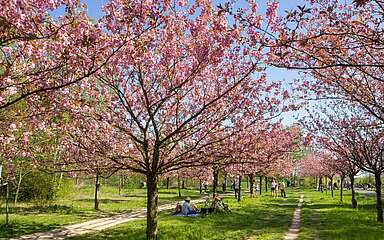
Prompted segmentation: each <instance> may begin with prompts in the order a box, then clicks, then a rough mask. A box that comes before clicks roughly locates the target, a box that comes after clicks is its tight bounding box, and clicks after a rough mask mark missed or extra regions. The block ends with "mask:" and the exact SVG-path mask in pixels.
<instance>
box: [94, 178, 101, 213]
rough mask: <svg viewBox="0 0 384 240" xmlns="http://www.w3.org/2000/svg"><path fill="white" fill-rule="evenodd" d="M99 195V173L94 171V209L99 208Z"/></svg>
mask: <svg viewBox="0 0 384 240" xmlns="http://www.w3.org/2000/svg"><path fill="white" fill-rule="evenodd" d="M99 195H100V178H99V174H98V173H96V179H95V210H99Z"/></svg>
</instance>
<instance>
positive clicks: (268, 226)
mask: <svg viewBox="0 0 384 240" xmlns="http://www.w3.org/2000/svg"><path fill="white" fill-rule="evenodd" d="M298 198H299V193H298V192H297V191H294V192H292V191H290V190H288V198H286V199H282V198H278V199H273V198H271V197H270V196H269V193H268V194H265V195H263V196H262V197H257V198H249V197H244V198H243V200H242V201H241V202H240V203H238V202H237V201H236V200H235V199H234V198H232V197H227V198H226V199H225V202H226V203H228V204H229V206H230V208H231V209H232V212H231V213H229V214H225V213H222V214H211V215H207V216H200V217H175V216H171V215H170V212H169V211H168V212H163V213H161V214H160V217H159V239H167V240H168V239H177V240H184V239H185V240H186V239H188V240H195V239H196V240H197V239H206V240H213V239H217V240H219V239H220V240H225V239H228V240H229V239H231V240H232V239H234V240H236V239H245V238H249V239H263V240H266V239H270V240H275V239H282V238H283V236H284V234H285V232H286V231H287V229H288V227H289V225H290V223H291V219H292V214H293V211H294V209H295V208H296V206H297V202H298ZM145 229H146V221H145V220H144V219H143V220H138V221H134V222H129V223H127V224H123V225H120V226H119V227H116V228H112V229H108V230H105V231H101V232H98V233H95V234H88V235H83V236H78V237H73V238H70V239H72V240H78V239H85V240H88V239H89V240H91V239H92V240H93V239H95V240H97V239H103V240H107V239H116V240H119V239H127V240H129V239H132V240H137V239H145Z"/></svg>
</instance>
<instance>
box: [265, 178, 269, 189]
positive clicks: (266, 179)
mask: <svg viewBox="0 0 384 240" xmlns="http://www.w3.org/2000/svg"><path fill="white" fill-rule="evenodd" d="M265 192H268V177H265Z"/></svg>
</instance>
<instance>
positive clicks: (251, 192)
mask: <svg viewBox="0 0 384 240" xmlns="http://www.w3.org/2000/svg"><path fill="white" fill-rule="evenodd" d="M248 179H249V183H250V184H249V194H250V195H251V197H253V195H254V193H253V188H254V185H253V183H254V182H253V174H249V175H248Z"/></svg>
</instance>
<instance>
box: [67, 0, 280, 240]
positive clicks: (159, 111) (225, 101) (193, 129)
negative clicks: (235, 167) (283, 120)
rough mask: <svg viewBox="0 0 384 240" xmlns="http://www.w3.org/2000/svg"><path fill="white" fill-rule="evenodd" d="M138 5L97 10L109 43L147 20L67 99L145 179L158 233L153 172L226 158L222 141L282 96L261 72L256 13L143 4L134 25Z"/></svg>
mask: <svg viewBox="0 0 384 240" xmlns="http://www.w3.org/2000/svg"><path fill="white" fill-rule="evenodd" d="M135 4H136V2H135V1H132V2H121V1H117V0H116V1H110V2H108V4H107V5H106V6H105V8H104V9H105V12H106V15H105V17H104V18H103V19H104V22H105V27H106V29H107V30H108V31H109V32H110V33H111V34H112V35H113V36H114V39H115V42H116V45H117V46H121V45H122V44H121V41H123V40H125V38H124V36H126V34H127V33H130V32H135V31H136V30H137V29H136V27H137V26H141V27H142V28H147V27H148V26H154V27H153V28H152V29H149V30H147V31H145V32H144V33H142V34H141V35H140V36H139V37H138V38H136V39H135V40H131V42H130V43H131V44H127V45H124V46H123V47H122V48H121V49H120V50H119V51H118V52H117V53H116V54H115V57H114V58H113V59H111V60H110V64H108V65H107V66H105V67H104V68H103V69H101V70H100V71H99V72H98V74H97V76H96V77H94V78H92V79H89V82H88V83H89V86H87V87H88V90H87V91H86V94H84V91H83V89H81V88H80V87H79V88H78V89H77V87H75V86H74V87H71V95H70V97H71V100H70V101H71V102H72V103H76V102H77V103H78V104H77V106H76V104H74V105H73V106H72V108H71V109H70V111H71V113H70V115H71V118H73V119H79V120H80V119H82V120H80V121H88V122H90V125H91V126H92V123H91V122H92V121H94V120H95V121H97V122H102V123H103V124H105V129H106V132H105V133H106V135H103V136H100V137H99V139H103V140H104V141H105V143H104V146H105V147H107V148H110V149H111V151H107V152H105V153H104V154H103V155H104V157H105V158H107V159H109V160H111V161H113V162H115V163H116V164H117V165H120V166H123V167H124V168H126V169H129V170H131V171H133V172H138V173H141V174H144V175H145V176H146V178H147V196H148V198H147V199H148V201H147V210H148V211H147V238H148V239H155V238H156V237H157V199H158V195H157V183H158V180H159V176H160V175H162V174H165V173H167V172H172V171H177V170H178V169H181V168H186V167H198V166H202V165H207V164H210V163H211V162H212V161H214V160H215V159H223V158H224V157H223V156H220V155H224V154H227V153H225V151H224V150H225V146H222V145H221V143H223V142H224V140H225V139H228V138H230V137H232V136H235V135H237V134H239V133H240V132H242V131H245V129H246V128H247V127H249V126H251V125H252V124H254V123H255V122H258V121H261V120H263V119H265V118H268V117H271V116H273V115H275V114H277V113H278V112H279V111H280V109H279V108H278V107H277V106H279V105H280V103H281V101H283V100H284V96H283V94H282V92H281V91H280V88H279V87H280V85H279V84H277V83H268V82H267V81H266V77H265V75H264V74H263V73H261V72H260V71H261V70H262V68H260V67H261V66H262V65H260V64H261V63H262V60H263V59H264V57H265V56H264V54H265V52H264V51H263V49H264V48H263V46H264V41H265V35H264V32H263V31H261V30H260V28H261V26H262V21H263V18H262V17H261V15H259V14H258V13H257V12H255V11H251V10H246V9H240V10H238V11H237V12H238V13H236V14H233V12H231V10H230V9H231V5H225V6H219V7H217V8H216V7H214V6H213V4H212V3H211V1H196V2H194V3H189V4H186V2H185V1H177V2H170V1H160V2H159V3H158V4H156V5H154V4H153V2H152V1H141V3H140V4H139V5H140V6H142V10H143V11H144V13H145V14H146V16H149V17H148V18H138V19H137V21H136V22H135V24H136V25H137V26H136V25H133V26H132V24H131V22H127V21H126V16H131V14H132V9H135V6H136V5H135ZM249 5H250V6H251V7H255V6H256V4H255V3H254V2H253V1H249ZM273 12H274V9H270V13H269V15H268V16H269V20H268V21H270V22H272V21H274V15H273ZM230 14H233V15H232V17H233V19H232V21H229V20H228V18H229V17H230V16H229V15H230ZM244 18H246V19H248V21H243V20H244ZM250 22H251V23H252V24H249V23H250ZM140 32H143V31H140ZM122 39H123V40H122ZM268 95H269V96H268ZM94 106H97V107H94ZM94 124H95V125H96V126H97V125H99V124H96V123H94ZM69 128H70V129H69V131H70V132H76V131H77V129H76V126H74V125H72V126H70V127H69ZM95 145H96V146H97V145H98V144H95Z"/></svg>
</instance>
